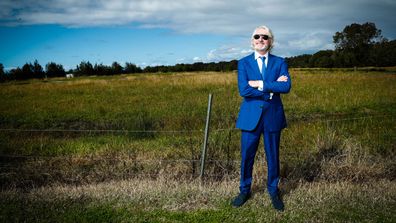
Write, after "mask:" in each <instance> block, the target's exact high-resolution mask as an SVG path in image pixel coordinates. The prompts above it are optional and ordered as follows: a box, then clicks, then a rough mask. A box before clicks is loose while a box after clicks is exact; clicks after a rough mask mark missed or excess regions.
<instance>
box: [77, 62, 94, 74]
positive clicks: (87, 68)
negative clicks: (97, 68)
mask: <svg viewBox="0 0 396 223" xmlns="http://www.w3.org/2000/svg"><path fill="white" fill-rule="evenodd" d="M75 73H76V74H77V75H94V74H95V72H94V68H93V66H92V64H91V63H90V62H89V61H88V62H85V61H81V63H80V65H77V68H76V70H75Z"/></svg>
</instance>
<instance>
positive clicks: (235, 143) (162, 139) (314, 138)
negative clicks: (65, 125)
mask: <svg viewBox="0 0 396 223" xmlns="http://www.w3.org/2000/svg"><path fill="white" fill-rule="evenodd" d="M380 120H381V121H380ZM382 120H386V123H385V124H384V122H383V121H382ZM394 121H395V120H394V117H393V116H385V115H382V116H381V115H378V116H364V117H353V118H339V119H331V120H305V119H291V120H289V127H288V128H287V129H286V130H285V131H283V133H282V142H281V148H280V150H281V164H287V165H288V166H293V165H294V166H296V165H298V163H301V162H303V161H304V160H307V159H309V157H311V156H312V155H315V152H317V151H316V150H315V148H316V147H318V143H321V142H319V141H320V140H321V139H320V138H321V137H322V139H323V138H326V137H327V136H326V135H329V134H336V135H338V136H340V137H344V138H357V139H358V141H359V142H360V143H362V144H365V145H366V144H367V145H368V147H369V148H370V149H371V150H373V151H372V152H378V153H383V154H387V153H389V154H395V150H396V148H395V144H396V143H395V142H396V140H395V139H396V132H395V128H394V127H395V126H394V123H395V122H394ZM70 133H72V134H75V135H74V137H75V138H73V137H69V136H68V134H70ZM37 134H38V136H37V137H33V136H36V135H37ZM59 134H60V135H59ZM63 134H64V135H63ZM131 134H132V136H133V137H132V138H131V139H129V138H130V136H131ZM134 134H139V135H138V136H137V137H135V136H134ZM145 134H148V136H147V135H145ZM203 134H204V129H192V130H174V131H169V130H164V131H162V130H127V129H14V128H3V129H0V135H1V140H2V141H1V144H3V145H6V146H8V147H9V148H8V149H7V148H6V149H3V151H5V152H3V153H2V154H0V182H1V183H0V188H9V187H20V188H31V187H36V186H41V185H47V184H52V183H67V184H83V183H91V182H102V181H106V180H117V179H128V178H136V177H149V178H157V177H166V178H175V179H181V178H184V179H195V178H197V177H198V176H199V167H200V160H201V157H200V154H201V148H202V144H203ZM65 135H66V136H65ZM86 135H88V136H90V135H92V139H89V140H86V139H85V137H84V136H86ZM98 136H99V137H98ZM100 136H106V137H105V138H101V137H100ZM141 136H143V137H141ZM79 137H81V138H82V139H80V138H79ZM120 137H121V139H120ZM239 139H240V131H239V130H238V129H236V128H216V129H210V135H209V141H208V157H207V161H206V165H207V167H206V170H207V173H206V175H205V176H206V177H207V178H211V179H213V180H216V179H223V178H235V177H237V176H238V173H239V172H238V170H239V164H240V160H239V159H240V157H239V149H240V146H239V143H240V142H239ZM7 140H10V141H14V142H13V144H9V143H8V142H7ZM74 140H77V141H78V142H74ZM79 140H80V141H79ZM81 140H82V141H83V143H82V144H84V145H86V144H90V147H91V148H89V149H87V151H86V152H79V151H76V152H72V151H67V150H68V149H69V150H72V149H73V148H74V147H75V146H76V145H77V146H79V145H80V144H79V143H81ZM84 140H86V141H84ZM330 140H334V139H330ZM136 141H137V142H136ZM329 143H334V142H329ZM262 144H263V143H262V142H261V143H260V147H262V146H263V145H262ZM18 146H21V147H25V148H22V149H21V148H18ZM29 147H32V148H30V149H29ZM53 148H55V150H58V152H57V153H55V155H54V154H53V153H52V152H51V150H52V149H53ZM97 148H100V149H99V150H100V151H99V152H98V151H97ZM146 148H151V150H148V149H146ZM61 149H63V150H64V151H60V152H59V150H61ZM18 151H22V152H21V153H18ZM26 151H28V153H29V154H26ZM29 151H30V152H29ZM259 151H260V152H259V157H258V158H257V161H256V162H258V163H260V164H259V165H261V166H260V167H259V168H261V167H262V166H265V156H264V155H263V151H262V149H261V150H259ZM384 151H385V152H384ZM36 153H37V154H36ZM260 153H261V154H260ZM152 157H158V159H153V158H152ZM261 169H264V168H261Z"/></svg>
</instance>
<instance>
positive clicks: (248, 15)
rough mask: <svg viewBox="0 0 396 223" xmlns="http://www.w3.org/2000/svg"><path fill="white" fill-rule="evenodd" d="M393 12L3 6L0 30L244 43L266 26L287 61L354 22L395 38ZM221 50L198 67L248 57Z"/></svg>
mask: <svg viewBox="0 0 396 223" xmlns="http://www.w3.org/2000/svg"><path fill="white" fill-rule="evenodd" d="M394 11H396V1H390V0H377V1H375V2H374V1H372V0H361V1H355V0H344V1H339V2H337V1H334V0H322V1H315V0H300V1H288V0H266V1H261V0H245V1H233V0H230V1H220V0H196V1H187V2H186V1H185V0H172V1H167V2H164V1H163V0H150V1H149V0H134V1H130V0H118V1H117V0H113V1H108V0H99V1H94V0H54V1H50V0H24V1H13V0H2V1H1V2H0V26H1V25H14V26H15V25H31V24H59V25H63V26H67V27H87V26H88V27H89V26H107V25H130V26H135V27H138V28H166V29H171V30H173V31H175V32H177V33H200V34H201V33H205V34H215V35H222V36H230V37H233V38H244V39H245V40H248V38H249V36H250V33H251V32H252V30H253V29H254V27H256V26H257V25H268V26H269V27H271V28H272V30H273V32H274V34H275V37H276V46H275V49H274V52H276V53H277V54H279V55H281V56H290V55H296V54H299V53H300V52H307V51H309V52H310V51H317V50H320V49H329V48H330V49H331V48H333V45H332V35H333V34H334V33H335V32H336V31H340V30H342V29H343V28H344V27H345V26H346V25H349V24H351V23H353V22H357V23H363V22H368V21H369V22H374V23H376V25H377V27H378V28H380V29H382V30H383V31H386V32H383V34H384V35H385V37H387V38H390V39H393V38H396V29H394V27H395V26H396V22H395V20H394V16H393V14H394ZM232 41H233V40H232ZM225 44H227V46H222V47H219V48H218V49H213V50H211V51H210V52H208V55H207V58H202V57H201V59H202V61H220V60H232V59H238V58H240V57H242V56H243V55H246V54H247V53H249V52H250V51H249V43H248V41H245V42H244V43H238V44H233V45H232V46H231V44H230V43H225ZM186 60H187V59H184V60H180V61H181V62H182V61H186ZM189 60H192V61H198V59H195V58H192V59H189Z"/></svg>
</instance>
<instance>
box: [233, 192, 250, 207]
mask: <svg viewBox="0 0 396 223" xmlns="http://www.w3.org/2000/svg"><path fill="white" fill-rule="evenodd" d="M249 198H250V193H248V194H242V193H240V194H239V195H238V196H237V197H236V198H234V200H233V201H232V203H231V205H232V206H233V207H235V208H238V207H240V206H242V205H243V204H244V203H245V202H246V201H247V200H249Z"/></svg>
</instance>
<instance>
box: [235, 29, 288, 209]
mask: <svg viewBox="0 0 396 223" xmlns="http://www.w3.org/2000/svg"><path fill="white" fill-rule="evenodd" d="M251 43H252V48H253V49H254V51H255V52H254V53H252V54H250V55H248V56H246V57H244V58H242V59H241V60H239V61H238V88H239V94H240V95H241V96H242V97H243V102H242V104H241V107H240V111H239V116H238V120H237V123H236V127H237V128H240V129H241V130H242V134H241V158H242V160H241V178H240V188H239V189H240V193H239V195H238V196H237V197H236V198H235V199H234V200H233V201H232V205H233V206H234V207H240V206H242V205H243V204H244V203H245V202H246V201H247V200H248V199H249V198H250V196H251V191H250V190H251V184H252V172H253V164H254V158H255V155H256V151H257V147H258V144H259V141H260V137H261V134H262V135H263V137H264V150H265V154H266V160H267V168H268V176H267V189H268V193H269V195H270V197H271V202H272V205H273V207H274V208H275V209H276V210H278V211H283V209H284V204H283V202H282V200H281V199H280V197H279V191H278V183H279V172H280V171H279V169H280V167H279V142H280V135H281V130H282V129H283V128H285V127H286V118H285V114H284V111H283V104H282V100H281V97H280V94H285V93H288V92H289V91H290V88H291V82H290V76H289V71H288V67H287V64H286V62H285V60H284V59H283V58H281V57H277V56H274V55H272V54H271V53H270V51H271V49H272V46H273V43H274V35H273V34H272V31H271V30H270V29H269V28H268V27H266V26H260V27H257V28H256V29H255V30H254V32H253V34H252V38H251Z"/></svg>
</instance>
